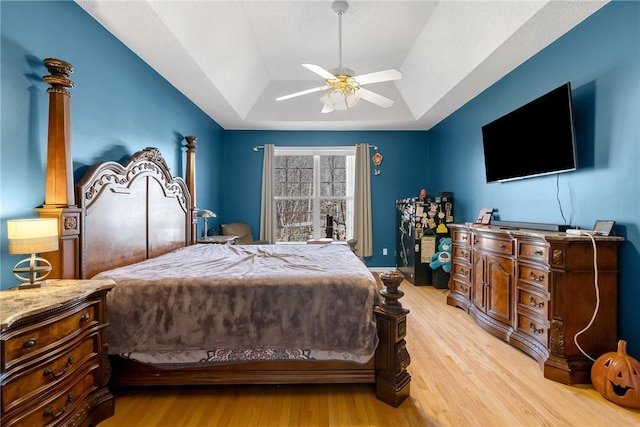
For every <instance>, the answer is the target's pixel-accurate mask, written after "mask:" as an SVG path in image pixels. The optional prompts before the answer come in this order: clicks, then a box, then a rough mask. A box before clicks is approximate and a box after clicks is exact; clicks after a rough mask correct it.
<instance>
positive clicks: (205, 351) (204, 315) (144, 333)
mask: <svg viewBox="0 0 640 427" xmlns="http://www.w3.org/2000/svg"><path fill="white" fill-rule="evenodd" d="M95 278H110V279H113V280H114V281H115V282H116V287H115V288H114V289H113V290H112V291H111V292H110V293H109V294H108V297H107V308H108V318H109V323H110V324H109V330H108V336H109V352H110V353H112V354H116V353H117V354H124V355H130V356H131V357H132V358H136V359H138V360H142V361H148V362H156V363H175V362H184V360H183V359H182V355H183V354H192V355H193V354H195V355H196V356H195V357H196V359H198V361H199V362H211V363H215V362H222V361H234V360H232V359H238V358H239V359H243V358H247V359H252V358H253V359H255V358H256V356H255V355H256V354H259V355H260V356H259V357H257V358H260V359H269V358H272V357H273V358H279V359H290V358H294V359H295V358H301V359H316V360H332V359H341V360H353V361H357V362H365V361H367V360H368V359H369V358H371V357H372V356H373V354H374V352H375V347H376V345H377V342H378V341H377V335H376V324H375V319H374V316H373V307H374V304H375V303H376V302H377V285H376V281H375V279H374V277H373V275H372V273H371V272H370V271H369V270H368V269H367V268H366V266H365V265H364V264H363V263H362V262H361V261H360V260H359V259H358V258H357V257H356V256H355V255H354V254H353V253H352V252H351V251H350V250H349V248H347V247H346V246H343V245H335V244H330V245H217V244H197V245H192V246H187V247H185V248H181V249H179V250H176V251H174V252H171V253H169V254H165V255H162V256H159V257H156V258H152V259H148V260H146V261H143V262H140V263H137V264H132V265H129V266H126V267H121V268H117V269H114V270H110V271H106V272H103V273H100V274H98V275H97V276H96V277H95ZM230 354H232V355H233V354H235V355H236V356H232V357H230V356H229V355H230ZM265 354H266V355H267V356H265ZM177 355H180V356H177ZM221 355H222V356H221ZM248 355H249V356H248ZM283 355H285V356H283ZM292 355H293V356H292ZM192 361H193V360H192Z"/></svg>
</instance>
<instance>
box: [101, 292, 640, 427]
mask: <svg viewBox="0 0 640 427" xmlns="http://www.w3.org/2000/svg"><path fill="white" fill-rule="evenodd" d="M401 290H403V291H404V292H405V296H404V297H403V298H402V300H401V302H402V303H403V306H404V307H405V308H408V309H410V310H411V313H410V314H409V317H408V332H407V349H408V350H409V353H410V355H411V365H410V366H409V372H410V374H411V376H412V381H411V396H410V397H409V398H408V399H407V400H406V401H405V402H403V403H402V404H401V405H400V407H399V408H397V409H394V408H392V407H390V406H387V405H386V404H384V403H382V402H380V401H378V400H376V398H375V395H374V391H373V386H372V385H314V386H312V385H300V386H269V385H267V386H203V387H175V388H168V387H167V388H131V389H128V390H118V391H116V392H115V395H116V406H115V407H116V413H115V416H114V417H112V418H109V419H108V420H106V421H104V422H103V423H100V426H99V427H112V426H113V427H116V426H117V427H122V426H127V427H136V426H144V427H150V426H163V427H164V426H167V427H183V426H231V427H236V426H237V427H252V426H269V427H271V426H309V427H311V426H332V427H337V426H340V427H342V426H360V427H365V426H385V427H411V426H473V427H476V426H492V427H493V426H580V427H582V426H640V411H638V410H631V409H626V408H623V407H621V406H617V405H615V404H613V403H611V402H609V401H607V400H606V399H604V397H602V396H601V395H600V394H599V393H598V392H597V391H595V390H594V389H593V387H592V386H587V385H581V386H566V385H563V384H559V383H556V382H554V381H550V380H547V379H545V378H544V377H543V374H542V371H541V370H540V368H539V366H538V364H537V363H536V362H535V361H534V359H532V358H530V357H529V356H527V355H525V354H524V353H522V352H520V351H519V350H517V349H514V348H512V347H511V346H509V345H508V344H506V343H504V342H502V341H500V340H499V339H497V338H494V337H493V336H491V335H490V334H488V333H486V332H485V331H483V330H482V329H480V328H479V327H478V326H477V325H476V324H475V323H474V322H473V320H472V319H471V318H470V317H469V316H468V315H467V314H466V313H465V312H464V311H462V310H460V309H457V308H453V307H450V306H447V305H446V292H447V291H446V290H438V289H434V288H433V287H431V286H424V287H414V286H413V285H411V284H410V283H408V282H406V281H405V282H403V284H402V286H401ZM614 350H615V349H612V351H614Z"/></svg>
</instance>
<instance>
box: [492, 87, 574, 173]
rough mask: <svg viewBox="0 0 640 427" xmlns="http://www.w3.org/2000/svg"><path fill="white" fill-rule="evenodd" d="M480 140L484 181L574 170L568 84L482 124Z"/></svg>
mask: <svg viewBox="0 0 640 427" xmlns="http://www.w3.org/2000/svg"><path fill="white" fill-rule="evenodd" d="M482 143H483V147H484V164H485V172H486V178H487V182H503V181H510V180H514V179H520V178H526V177H532V176H540V175H547V174H552V173H559V172H569V171H573V170H575V169H576V167H577V162H576V145H575V135H574V129H573V112H572V105H571V84H570V83H565V84H563V85H562V86H560V87H558V88H556V89H554V90H552V91H551V92H549V93H546V94H544V95H542V96H541V97H539V98H537V99H534V100H533V101H531V102H529V103H528V104H525V105H523V106H522V107H520V108H518V109H516V110H514V111H512V112H510V113H508V114H506V115H504V116H502V117H500V118H498V119H496V120H494V121H492V122H491V123H488V124H486V125H484V126H483V127H482Z"/></svg>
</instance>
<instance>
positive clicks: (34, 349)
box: [0, 280, 114, 427]
mask: <svg viewBox="0 0 640 427" xmlns="http://www.w3.org/2000/svg"><path fill="white" fill-rule="evenodd" d="M113 286H114V283H113V282H112V281H110V280H51V281H48V282H47V284H46V286H45V287H44V288H40V289H28V290H17V289H11V290H7V291H2V292H0V316H1V318H0V321H1V323H0V356H1V357H0V368H1V374H0V386H1V387H2V394H1V402H0V403H1V405H0V409H1V412H0V425H2V426H3V427H10V426H30V427H32V426H33V427H36V426H87V425H94V424H97V423H98V422H100V421H102V420H103V419H105V418H108V417H110V416H112V415H113V410H114V403H113V395H112V394H111V393H110V392H109V390H108V389H107V387H106V385H107V382H108V381H109V378H110V367H109V362H108V359H107V349H106V346H107V342H106V327H107V319H106V307H105V298H106V294H107V292H108V291H109V290H110V289H112V288H113Z"/></svg>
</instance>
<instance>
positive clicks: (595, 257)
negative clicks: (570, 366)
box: [573, 231, 600, 362]
mask: <svg viewBox="0 0 640 427" xmlns="http://www.w3.org/2000/svg"><path fill="white" fill-rule="evenodd" d="M580 234H581V235H583V236H589V238H590V239H591V244H592V245H593V274H594V287H595V290H596V306H595V308H594V310H593V315H592V316H591V320H590V321H589V323H588V324H587V326H585V327H584V328H582V329H581V330H579V331H578V332H576V334H575V335H574V336H573V342H574V343H575V344H576V347H578V350H580V352H581V353H582V354H584V355H585V357H586V358H587V359H589V360H591V361H592V362H595V359H594V358H592V357H591V356H589V355H588V354H587V353H586V352H585V351H584V350H583V349H582V347H580V344H578V336H580V335H581V334H583V333H584V332H586V331H587V330H588V329H589V328H590V327H591V325H593V322H594V321H595V320H596V316H597V314H598V310H599V309H600V288H599V287H598V249H597V247H596V239H595V238H594V237H593V235H592V234H590V233H586V232H584V231H582V232H581V233H580Z"/></svg>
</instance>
